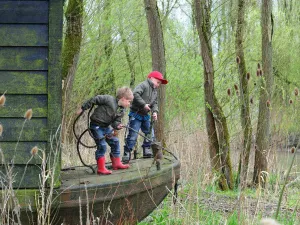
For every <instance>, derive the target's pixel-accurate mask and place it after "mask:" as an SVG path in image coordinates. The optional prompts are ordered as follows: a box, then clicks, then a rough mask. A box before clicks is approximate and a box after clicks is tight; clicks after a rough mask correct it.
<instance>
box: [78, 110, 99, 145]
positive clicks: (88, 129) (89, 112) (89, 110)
mask: <svg viewBox="0 0 300 225" xmlns="http://www.w3.org/2000/svg"><path fill="white" fill-rule="evenodd" d="M92 109H93V107H91V108H90V110H89V112H88V126H87V127H89V118H90V113H91V111H92ZM83 113H84V111H82V112H81V113H80V114H79V115H78V116H77V118H76V119H75V121H74V123H73V133H74V136H75V138H76V140H77V142H79V143H80V144H81V145H82V146H84V147H86V148H96V147H97V145H93V146H89V145H86V144H84V143H82V142H81V141H80V138H79V137H78V136H77V134H76V132H75V126H76V123H77V121H78V119H79V118H80V117H81V116H82V114H83ZM88 131H89V134H90V135H91V137H93V135H92V133H91V131H90V129H89V128H88ZM85 132H86V131H84V133H85Z"/></svg>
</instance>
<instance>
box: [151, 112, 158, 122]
mask: <svg viewBox="0 0 300 225" xmlns="http://www.w3.org/2000/svg"><path fill="white" fill-rule="evenodd" d="M152 117H153V119H154V120H157V113H156V112H154V113H153V114H152Z"/></svg>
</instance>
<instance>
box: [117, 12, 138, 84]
mask: <svg viewBox="0 0 300 225" xmlns="http://www.w3.org/2000/svg"><path fill="white" fill-rule="evenodd" d="M119 10H120V11H121V12H120V14H118V19H119V34H120V37H121V40H122V45H123V48H124V52H125V56H126V61H127V64H128V68H129V71H130V84H129V85H130V88H131V89H134V84H135V77H136V76H135V74H136V72H135V68H134V61H133V60H132V57H131V55H130V52H129V44H128V41H127V38H126V36H125V34H124V31H123V29H124V26H123V21H124V19H123V18H122V17H123V15H124V14H123V12H122V7H120V9H119Z"/></svg>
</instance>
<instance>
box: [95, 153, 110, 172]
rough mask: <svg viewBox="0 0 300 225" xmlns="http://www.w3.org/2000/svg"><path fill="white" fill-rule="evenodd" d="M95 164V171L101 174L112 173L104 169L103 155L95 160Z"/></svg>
mask: <svg viewBox="0 0 300 225" xmlns="http://www.w3.org/2000/svg"><path fill="white" fill-rule="evenodd" d="M97 165H98V170H97V173H98V174H103V175H109V174H111V173H112V171H111V170H108V169H106V167H105V157H104V156H103V157H100V158H99V159H98V160H97Z"/></svg>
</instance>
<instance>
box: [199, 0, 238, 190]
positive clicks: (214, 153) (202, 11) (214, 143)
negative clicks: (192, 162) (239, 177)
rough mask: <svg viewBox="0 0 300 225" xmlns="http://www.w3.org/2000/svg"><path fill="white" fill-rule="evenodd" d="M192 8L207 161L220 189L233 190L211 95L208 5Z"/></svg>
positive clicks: (221, 121) (224, 134)
mask: <svg viewBox="0 0 300 225" xmlns="http://www.w3.org/2000/svg"><path fill="white" fill-rule="evenodd" d="M194 7H195V19H196V26H197V30H198V35H199V39H200V43H201V56H202V60H203V65H204V73H203V74H204V95H205V102H206V104H205V113H206V128H207V132H208V141H209V147H210V160H211V165H212V169H213V172H218V173H219V175H220V176H219V177H220V179H219V185H220V188H221V189H222V190H227V189H228V188H230V189H232V188H233V176H232V168H231V162H230V154H229V153H230V151H229V133H228V128H227V123H226V118H225V116H224V114H223V111H222V108H221V107H220V105H219V103H218V101H217V98H216V97H215V93H214V65H213V58H212V48H211V24H210V12H211V1H204V0H195V1H194ZM216 127H217V128H216Z"/></svg>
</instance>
